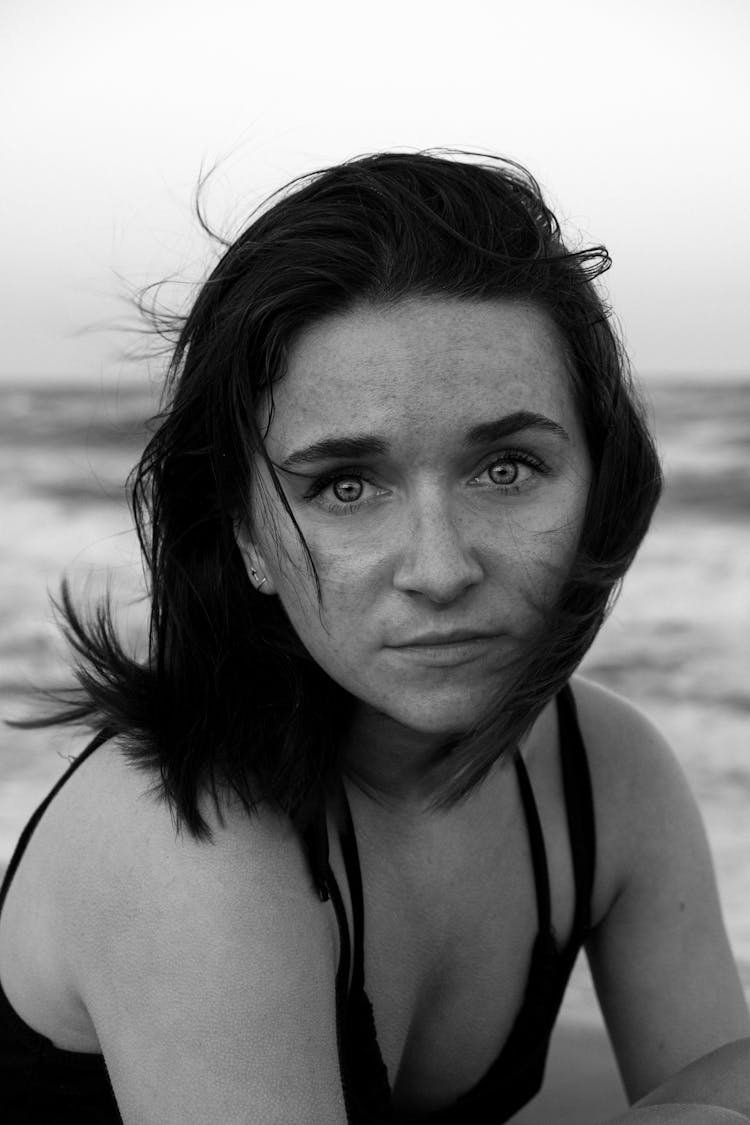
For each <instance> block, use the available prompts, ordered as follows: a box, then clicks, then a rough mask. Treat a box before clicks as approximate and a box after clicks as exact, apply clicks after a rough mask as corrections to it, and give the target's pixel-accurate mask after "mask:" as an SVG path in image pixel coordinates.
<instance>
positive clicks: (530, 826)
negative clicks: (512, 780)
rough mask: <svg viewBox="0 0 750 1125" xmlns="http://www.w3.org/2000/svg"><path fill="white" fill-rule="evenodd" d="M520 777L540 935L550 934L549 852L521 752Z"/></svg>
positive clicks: (517, 761)
mask: <svg viewBox="0 0 750 1125" xmlns="http://www.w3.org/2000/svg"><path fill="white" fill-rule="evenodd" d="M513 760H514V762H515V766H516V774H517V776H518V786H519V789H520V790H521V801H522V802H523V810H524V813H525V815H526V829H527V831H528V835H529V845H530V847H531V861H532V864H533V866H534V883H535V885H536V905H537V914H538V918H539V933H540V934H548V933H549V932H550V930H551V923H552V915H551V905H550V887H549V868H548V866H547V851H546V849H545V847H544V835H543V833H542V822H541V820H540V819H539V810H538V808H537V805H536V801H535V799H534V791H533V790H532V788H531V782H530V781H529V775H528V771H527V769H526V765H525V763H524V760H523V758H522V757H521V753H520V751H519V750H517V751H516V753H515V754H514V756H513Z"/></svg>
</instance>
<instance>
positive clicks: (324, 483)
mask: <svg viewBox="0 0 750 1125" xmlns="http://www.w3.org/2000/svg"><path fill="white" fill-rule="evenodd" d="M368 490H369V494H368ZM387 495H388V490H387V489H385V488H377V486H376V485H374V484H373V483H372V481H368V480H367V479H366V477H363V476H361V475H360V474H359V473H337V474H328V475H327V476H325V477H321V478H320V479H319V480H316V481H315V482H314V483H313V486H312V488H311V489H310V490H309V491H308V492H307V493H306V494H305V499H306V500H309V501H312V502H314V503H316V504H319V505H320V506H321V507H323V508H325V509H326V511H329V512H335V513H337V514H338V513H340V514H343V515H347V514H351V513H353V512H356V511H357V510H358V509H359V508H361V507H363V506H364V505H365V504H369V503H370V501H371V500H376V499H377V498H378V497H379V496H387Z"/></svg>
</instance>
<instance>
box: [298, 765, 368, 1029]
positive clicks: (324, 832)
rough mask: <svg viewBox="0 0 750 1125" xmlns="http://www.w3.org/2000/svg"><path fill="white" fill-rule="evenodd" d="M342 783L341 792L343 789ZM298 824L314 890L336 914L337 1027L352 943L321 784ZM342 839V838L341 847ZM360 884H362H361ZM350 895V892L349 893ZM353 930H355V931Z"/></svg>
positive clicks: (346, 980)
mask: <svg viewBox="0 0 750 1125" xmlns="http://www.w3.org/2000/svg"><path fill="white" fill-rule="evenodd" d="M343 788H344V786H343V784H342V785H341V791H342V792H343ZM344 802H346V794H344ZM345 808H346V812H347V813H349V806H348V804H346V805H345ZM349 822H350V823H351V814H349ZM299 823H300V824H304V827H302V828H301V834H302V839H303V842H304V845H305V850H306V852H307V858H308V862H309V864H310V870H311V872H312V877H313V882H314V884H315V889H316V890H317V892H318V896H319V898H320V901H321V902H327V901H328V899H329V898H330V900H331V902H332V903H333V909H334V912H335V914H336V923H337V925H338V930H339V950H340V952H339V964H338V968H337V970H336V1009H337V1017H338V1018H337V1027H338V1028H339V1030H340V1029H341V1028H342V1027H343V1022H342V1016H343V1012H344V1009H345V1006H346V998H347V995H348V992H349V968H350V965H351V943H350V939H349V920H348V919H347V916H346V907H345V906H344V899H343V896H342V894H341V889H340V888H339V885H338V883H337V881H336V876H335V875H334V873H333V868H332V867H331V862H330V850H329V844H328V824H327V816H326V792H325V789H324V787H323V786H319V787H318V788H317V790H316V792H315V793H314V794H313V795H312V796H311V798H310V801H309V803H308V804H307V806H306V807H305V808H304V809H303V810H302V811H301V813H300V816H299ZM343 846H344V841H343V837H342V848H343ZM346 854H347V853H346V851H344V860H345V862H346V865H347V875H348V874H349V863H348V861H347V859H346ZM360 886H361V884H360ZM350 893H352V895H353V892H350ZM355 932H356V931H355Z"/></svg>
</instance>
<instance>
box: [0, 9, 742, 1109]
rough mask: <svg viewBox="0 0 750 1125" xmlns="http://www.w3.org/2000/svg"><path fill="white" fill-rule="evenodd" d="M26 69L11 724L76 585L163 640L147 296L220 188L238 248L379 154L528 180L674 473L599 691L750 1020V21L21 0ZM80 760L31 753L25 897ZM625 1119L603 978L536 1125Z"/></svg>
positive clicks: (15, 42)
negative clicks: (500, 161) (662, 789)
mask: <svg viewBox="0 0 750 1125" xmlns="http://www.w3.org/2000/svg"><path fill="white" fill-rule="evenodd" d="M0 41H1V42H2V47H1V48H0V95H1V96H2V104H3V105H4V106H5V114H4V123H3V190H2V202H1V204H0V234H1V238H2V243H1V245H2V258H1V259H0V297H1V299H2V300H1V306H0V307H1V308H2V315H1V316H0V322H1V323H0V439H1V444H0V624H1V625H2V628H0V717H3V718H7V717H18V716H19V715H23V714H24V713H27V710H28V704H27V703H26V701H25V698H24V692H25V690H26V689H27V688H28V687H29V686H30V685H31V684H33V683H38V682H40V681H45V682H46V681H49V680H55V679H59V678H60V677H61V675H62V669H63V667H64V664H63V660H64V657H63V654H62V649H61V646H60V643H59V641H58V639H57V635H56V631H55V628H54V625H53V623H52V615H51V612H50V608H49V604H48V591H49V590H52V591H53V592H54V591H55V590H56V589H57V587H58V585H59V580H60V577H61V576H62V574H63V573H67V574H68V575H69V576H70V577H71V580H72V582H73V586H74V589H75V590H77V591H79V592H81V593H84V592H88V593H90V594H92V595H95V594H96V592H97V591H99V590H101V589H103V588H104V586H105V584H106V583H107V582H110V583H111V584H112V586H113V588H114V590H115V591H116V594H117V596H118V598H119V599H120V601H121V603H122V604H123V605H124V606H127V605H130V608H129V609H128V610H127V611H126V612H125V618H126V623H127V624H129V625H131V626H132V628H133V629H134V630H137V628H138V623H139V621H140V620H141V617H142V612H143V606H142V604H139V603H138V601H137V598H138V593H139V590H140V584H141V574H140V566H139V561H138V556H137V551H136V549H135V545H134V542H133V536H132V533H131V531H130V520H129V516H128V512H127V508H126V505H125V501H124V491H123V482H124V478H125V476H126V474H127V471H128V470H129V468H130V467H131V466H132V465H133V463H134V462H135V460H136V459H137V457H138V455H139V451H140V449H141V447H142V444H143V436H144V430H143V423H144V420H145V418H146V417H147V416H148V415H149V414H150V413H151V412H152V411H153V409H154V407H155V403H156V399H157V397H158V391H159V382H160V375H161V365H160V363H159V361H158V360H151V361H150V362H146V361H145V360H144V359H143V358H142V357H141V358H138V357H137V356H136V355H135V354H134V350H135V351H137V350H138V349H139V348H141V347H142V345H143V340H142V339H141V338H140V337H139V336H138V334H137V333H134V331H133V329H134V328H135V327H136V321H135V318H134V316H133V314H132V312H131V311H130V310H129V307H128V305H127V301H126V296H127V293H128V292H129V291H131V290H132V289H134V288H138V287H142V286H145V285H148V284H150V283H154V282H158V281H162V280H164V279H170V280H169V281H168V283H167V284H166V285H165V287H164V289H163V291H162V298H163V300H165V301H166V302H167V303H168V304H169V305H171V306H172V307H175V308H183V307H184V306H185V304H186V303H187V302H188V301H189V299H190V296H191V293H192V292H193V285H194V284H195V282H197V281H198V280H199V279H200V277H201V276H203V274H204V273H205V271H206V270H207V269H208V268H210V265H211V263H212V262H213V260H214V254H215V249H214V248H213V247H212V246H211V245H210V244H209V243H208V241H207V239H206V237H205V235H203V234H202V232H201V231H200V230H199V228H198V225H197V223H196V222H195V219H194V217H193V215H192V201H193V196H194V192H195V188H196V184H197V181H198V179H199V177H200V175H201V172H202V171H206V170H208V169H209V168H212V167H214V166H216V171H215V173H214V175H213V176H212V178H211V180H210V183H209V186H208V189H207V192H206V199H205V202H206V209H207V212H208V218H209V220H210V222H211V223H212V224H213V225H214V227H216V228H218V229H219V230H220V231H221V232H223V233H225V234H227V235H229V236H231V235H232V234H233V233H236V232H237V231H238V230H239V229H240V227H241V226H242V225H243V223H244V221H245V220H246V217H247V216H248V214H249V212H250V211H251V210H252V208H253V207H254V206H256V205H257V204H258V203H260V202H261V201H262V200H263V199H264V198H265V197H266V196H267V195H268V194H269V193H270V192H271V191H273V190H275V189H276V188H278V187H280V186H281V185H282V184H284V183H286V182H287V181H288V180H289V179H291V178H292V177H293V176H295V175H299V174H301V173H304V172H309V171H312V170H314V169H317V168H321V167H324V166H326V165H327V164H330V163H333V162H336V161H338V160H341V159H345V158H348V157H352V156H355V155H358V154H361V153H364V152H372V151H376V150H383V149H398V150H401V151H404V150H406V151H414V150H416V149H422V148H430V147H442V146H450V147H458V148H464V149H470V150H475V151H479V152H491V153H496V154H503V155H507V156H511V157H513V158H514V159H516V160H518V161H520V162H522V163H524V164H526V165H527V166H528V167H529V168H530V169H531V171H532V172H533V173H534V174H535V175H536V177H537V179H538V180H539V181H540V182H541V184H542V186H543V188H544V190H545V193H546V195H547V197H548V199H549V200H550V202H551V203H552V205H553V207H555V208H556V209H557V212H558V214H559V216H560V217H561V219H562V220H563V225H564V229H565V231H566V234H567V236H568V238H569V239H570V240H571V241H572V242H573V243H575V244H578V243H582V242H603V243H604V244H605V245H606V246H607V247H608V249H609V251H610V253H611V255H612V257H613V260H614V266H613V269H612V270H611V271H610V273H609V274H608V275H606V278H605V283H606V286H607V291H608V294H609V298H610V300H611V301H612V304H613V306H614V308H615V310H616V313H617V317H618V320H619V322H620V325H621V328H622V332H623V335H624V337H625V340H626V343H627V346H628V349H629V352H630V355H631V358H632V361H633V365H634V369H635V372H636V374H637V376H638V378H639V380H640V383H641V386H642V388H643V390H644V393H645V395H646V398H647V400H648V402H649V404H650V410H651V412H652V417H653V419H654V424H655V428H656V433H657V436H658V439H659V444H660V448H661V451H662V454H663V457H664V461H665V467H666V473H667V490H666V495H665V498H664V501H663V503H662V505H661V508H660V511H659V513H658V516H657V518H656V521H655V524H654V527H653V529H652V532H651V533H650V535H649V538H648V539H647V541H646V544H645V546H644V547H643V549H642V551H641V554H640V556H639V558H638V560H637V561H636V563H635V565H634V567H633V569H632V571H631V573H630V575H629V576H628V578H627V580H626V583H625V587H624V590H623V594H622V597H621V599H620V601H619V603H618V605H617V608H616V610H615V612H614V614H613V615H612V618H611V619H610V621H609V622H608V624H607V625H606V626H605V629H604V630H603V632H602V634H601V636H600V638H599V639H598V640H597V642H596V645H595V647H594V649H593V650H592V652H591V653H590V655H589V656H588V657H587V660H586V664H585V671H586V672H587V673H588V674H589V675H590V676H591V677H593V678H595V679H598V680H600V681H601V682H603V683H605V684H607V685H609V686H611V687H613V688H615V689H616V690H619V691H621V692H623V693H624V694H625V695H627V696H628V697H629V698H631V699H632V700H633V701H634V702H636V703H637V704H639V705H640V706H642V707H643V708H644V709H645V710H646V711H647V712H648V714H650V715H651V716H652V717H653V718H654V719H655V720H656V722H657V724H658V725H659V726H660V727H661V729H662V730H663V732H664V733H665V735H666V736H667V737H668V738H669V740H670V741H671V742H672V744H673V745H674V747H675V749H676V751H677V753H678V755H679V756H680V758H681V760H682V762H683V763H684V766H685V768H686V770H687V772H688V775H689V778H690V780H691V783H692V785H693V788H694V791H695V792H696V794H697V796H698V799H699V801H700V804H701V807H702V809H703V812H704V816H705V819H706V823H707V827H708V831H709V835H710V838H711V843H712V846H713V850H714V855H715V859H716V867H717V872H718V877H719V883H720V888H721V893H722V900H723V904H724V909H725V914H726V918H727V923H728V926H729V931H730V936H731V939H732V943H733V946H734V949H735V952H736V954H737V956H738V959H739V962H740V966H741V971H742V974H743V979H744V981H745V984H746V987H748V988H749V989H750V862H748V844H749V843H750V840H749V835H750V834H749V832H748V827H747V826H748V807H749V805H750V756H749V754H748V743H749V741H750V740H749V739H748V734H749V733H750V722H749V721H748V720H749V717H750V684H749V682H748V677H749V673H750V640H749V639H748V638H750V520H749V519H748V515H749V514H750V458H749V457H748V452H749V451H750V355H749V354H748V331H747V308H748V299H749V298H750V291H749V290H750V286H748V280H747V262H748V260H750V222H748V217H747V207H746V196H747V185H748V180H749V179H750V152H749V145H748V133H747V116H748V108H749V107H750V71H749V69H748V66H747V58H748V52H749V51H750V6H748V4H747V3H746V2H745V0H567V2H566V3H559V2H557V0H536V2H535V3H534V4H533V5H530V4H528V5H527V4H520V3H514V4H511V3H505V2H503V0H493V2H488V3H481V2H478V0H463V2H462V3H460V4H457V3H455V2H453V3H441V2H439V0H432V2H431V3H426V2H422V0H416V2H412V3H409V2H408V0H401V2H399V3H395V2H392V0H382V2H381V3H379V4H377V5H368V6H360V5H356V4H351V3H344V2H338V0H322V2H320V3H318V4H314V5H313V4H303V3H300V2H298V0H287V3H285V4H283V5H277V6H272V5H260V4H253V3H245V4H237V3H233V2H230V0H214V2H213V3H212V4H211V5H209V6H206V5H205V4H198V3H195V2H193V0H129V3H128V4H127V5H125V4H116V3H101V2H100V0H99V2H93V0H92V2H86V0H66V3H65V4H58V3H55V2H54V0H4V3H3V5H2V10H1V11H0ZM131 603H132V604H131ZM82 745H83V743H82V742H80V744H79V742H77V741H76V739H75V737H73V738H71V735H70V733H66V734H60V733H56V732H38V731H37V732H18V731H13V730H9V729H7V728H5V729H4V732H3V747H2V751H0V865H4V864H5V862H7V858H8V856H9V854H10V852H11V850H12V848H13V846H14V844H15V840H16V838H17V836H18V833H19V831H20V829H21V827H22V826H23V823H24V822H25V820H26V818H27V817H28V815H29V814H30V812H31V811H32V809H33V807H34V806H35V804H36V803H37V802H38V801H39V799H40V798H41V796H42V795H43V793H44V792H45V791H46V790H47V788H48V787H49V785H50V784H51V783H52V781H53V780H54V779H55V778H56V777H57V776H58V775H59V774H60V773H61V772H62V770H63V769H64V768H65V766H66V765H67V760H66V758H65V755H70V754H72V753H75V752H76V751H77V749H79V748H80V746H82ZM618 1097H620V1095H618V1093H617V1082H616V1078H615V1076H614V1069H613V1066H612V1063H611V1058H610V1056H609V1052H608V1047H607V1046H606V1042H605V1039H604V1035H603V1031H602V1028H601V1021H600V1017H599V1016H598V1013H597V1009H596V1005H595V1001H594V998H593V994H592V989H591V985H590V982H589V980H588V977H587V974H586V972H585V970H584V969H583V968H580V969H577V970H576V974H575V977H574V981H573V987H572V988H571V990H570V994H569V996H568V999H567V1000H566V1005H565V1009H564V1013H563V1019H562V1023H561V1031H560V1033H559V1034H558V1035H557V1036H556V1039H555V1047H554V1050H553V1056H552V1062H551V1067H550V1078H549V1082H548V1086H547V1089H546V1091H545V1093H543V1094H542V1096H541V1099H540V1101H539V1102H538V1104H537V1105H536V1106H535V1107H532V1108H531V1109H529V1110H527V1111H525V1112H524V1114H522V1115H521V1117H519V1118H518V1121H519V1122H521V1121H523V1122H527V1123H531V1122H538V1121H547V1120H554V1121H556V1122H559V1121H562V1120H563V1117H564V1113H565V1112H566V1110H565V1107H566V1106H568V1105H569V1104H570V1105H573V1104H575V1105H576V1106H577V1109H576V1110H575V1113H574V1115H573V1117H572V1118H571V1120H575V1121H576V1122H577V1123H578V1125H584V1122H585V1121H589V1120H590V1121H594V1120H597V1115H599V1114H600V1113H601V1112H603V1109H604V1108H606V1107H613V1106H614V1105H616V1104H617V1100H618ZM566 1098H567V1099H568V1100H567V1101H566ZM545 1099H546V1100H545ZM553 1106H554V1111H553V1110H552V1109H551V1108H549V1107H553ZM570 1112H571V1113H573V1111H572V1110H571V1111H570Z"/></svg>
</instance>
